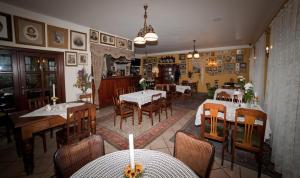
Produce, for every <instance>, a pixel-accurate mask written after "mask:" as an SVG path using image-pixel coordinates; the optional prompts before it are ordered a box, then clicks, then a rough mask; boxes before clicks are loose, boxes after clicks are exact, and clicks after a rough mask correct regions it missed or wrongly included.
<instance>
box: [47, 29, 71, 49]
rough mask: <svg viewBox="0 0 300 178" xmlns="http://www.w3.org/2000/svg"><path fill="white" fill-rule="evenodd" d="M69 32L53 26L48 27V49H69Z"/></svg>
mask: <svg viewBox="0 0 300 178" xmlns="http://www.w3.org/2000/svg"><path fill="white" fill-rule="evenodd" d="M68 32H69V30H68V29H66V28H60V27H56V26H52V25H47V34H48V47H53V48H62V49H68V48H69V46H68V41H69V36H68Z"/></svg>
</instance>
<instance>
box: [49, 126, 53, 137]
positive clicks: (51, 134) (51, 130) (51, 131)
mask: <svg viewBox="0 0 300 178" xmlns="http://www.w3.org/2000/svg"><path fill="white" fill-rule="evenodd" d="M50 138H53V128H51V129H50Z"/></svg>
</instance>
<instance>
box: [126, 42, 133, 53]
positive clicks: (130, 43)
mask: <svg viewBox="0 0 300 178" xmlns="http://www.w3.org/2000/svg"><path fill="white" fill-rule="evenodd" d="M127 49H128V50H130V51H132V41H131V40H128V41H127Z"/></svg>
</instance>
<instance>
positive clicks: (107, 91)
mask: <svg viewBox="0 0 300 178" xmlns="http://www.w3.org/2000/svg"><path fill="white" fill-rule="evenodd" d="M139 79H140V76H134V77H113V78H107V79H102V80H101V83H100V86H99V89H98V97H99V106H100V107H104V106H109V105H112V104H113V101H112V97H113V96H114V95H115V91H116V90H117V89H121V88H124V89H127V88H129V87H136V88H137V87H138V84H139Z"/></svg>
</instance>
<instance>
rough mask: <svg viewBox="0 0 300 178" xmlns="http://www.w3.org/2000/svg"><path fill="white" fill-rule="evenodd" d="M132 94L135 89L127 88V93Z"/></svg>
mask: <svg viewBox="0 0 300 178" xmlns="http://www.w3.org/2000/svg"><path fill="white" fill-rule="evenodd" d="M133 92H135V87H133V86H132V87H128V88H127V93H133Z"/></svg>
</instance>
